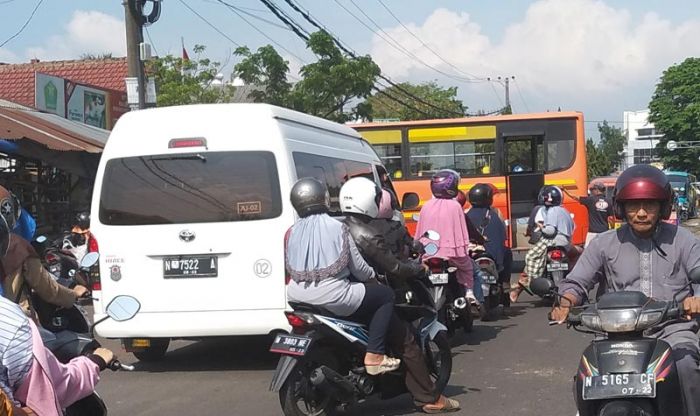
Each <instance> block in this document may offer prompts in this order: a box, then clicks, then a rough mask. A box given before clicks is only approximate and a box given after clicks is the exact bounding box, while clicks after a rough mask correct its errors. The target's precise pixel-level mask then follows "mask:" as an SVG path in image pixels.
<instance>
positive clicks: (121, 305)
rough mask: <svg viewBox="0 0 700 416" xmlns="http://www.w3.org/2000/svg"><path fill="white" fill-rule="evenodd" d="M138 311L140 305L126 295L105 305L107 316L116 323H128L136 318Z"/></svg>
mask: <svg viewBox="0 0 700 416" xmlns="http://www.w3.org/2000/svg"><path fill="white" fill-rule="evenodd" d="M139 310H141V303H140V302H139V301H138V299H136V298H134V297H132V296H128V295H119V296H117V297H115V298H114V299H112V301H111V302H109V305H107V315H108V316H109V317H110V318H112V319H114V320H115V321H117V322H123V321H128V320H129V319H131V318H133V317H134V316H136V314H137V313H138V312H139Z"/></svg>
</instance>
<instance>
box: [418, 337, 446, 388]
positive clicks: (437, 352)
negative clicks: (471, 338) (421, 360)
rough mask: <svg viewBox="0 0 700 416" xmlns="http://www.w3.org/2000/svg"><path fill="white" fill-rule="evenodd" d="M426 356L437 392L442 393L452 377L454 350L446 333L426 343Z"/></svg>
mask: <svg viewBox="0 0 700 416" xmlns="http://www.w3.org/2000/svg"><path fill="white" fill-rule="evenodd" d="M424 355H425V362H426V364H427V365H428V371H429V372H430V378H431V379H432V380H433V383H434V384H435V390H436V391H439V392H441V393H442V392H443V391H444V390H445V387H447V383H448V382H449V381H450V376H451V375H452V350H451V349H450V342H449V340H448V339H447V334H446V333H445V331H440V332H438V333H437V335H436V336H435V338H433V339H429V340H428V341H427V342H426V343H425V352H424Z"/></svg>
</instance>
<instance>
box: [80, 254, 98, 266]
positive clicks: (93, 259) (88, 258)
mask: <svg viewBox="0 0 700 416" xmlns="http://www.w3.org/2000/svg"><path fill="white" fill-rule="evenodd" d="M99 259H100V253H96V252H94V251H93V252H92V253H87V254H86V255H85V256H83V259H82V260H80V267H82V268H83V269H89V268H90V267H92V266H94V265H95V264H96V263H97V260H99Z"/></svg>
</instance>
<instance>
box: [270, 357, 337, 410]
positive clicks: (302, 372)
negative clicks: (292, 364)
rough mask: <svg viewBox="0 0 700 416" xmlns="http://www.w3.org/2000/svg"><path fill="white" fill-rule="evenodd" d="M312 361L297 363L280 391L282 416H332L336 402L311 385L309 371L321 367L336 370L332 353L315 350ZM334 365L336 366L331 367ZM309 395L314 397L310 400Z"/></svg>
mask: <svg viewBox="0 0 700 416" xmlns="http://www.w3.org/2000/svg"><path fill="white" fill-rule="evenodd" d="M313 355H314V356H315V359H313V361H307V362H305V363H301V362H300V363H298V364H297V367H296V368H295V369H294V371H292V373H291V374H290V375H289V378H287V380H286V381H285V382H284V385H283V386H282V389H280V392H279V397H280V404H281V405H282V412H283V413H284V416H332V415H334V414H335V413H336V412H335V411H336V409H337V407H338V402H337V401H336V400H334V399H332V398H331V397H330V396H329V395H327V394H325V393H324V392H323V391H321V390H320V389H317V388H315V387H313V386H312V385H311V380H310V373H311V371H312V370H313V369H314V368H316V367H318V366H321V365H326V366H329V367H331V368H334V369H337V363H336V360H335V359H334V357H333V355H332V352H330V351H325V350H317V351H316V352H315V354H313ZM333 364H336V365H333ZM310 395H313V396H315V397H313V398H311V397H309V396H310Z"/></svg>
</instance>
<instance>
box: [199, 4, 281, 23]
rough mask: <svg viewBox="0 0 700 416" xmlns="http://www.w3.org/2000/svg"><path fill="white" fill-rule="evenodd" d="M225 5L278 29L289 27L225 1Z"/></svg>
mask: <svg viewBox="0 0 700 416" xmlns="http://www.w3.org/2000/svg"><path fill="white" fill-rule="evenodd" d="M212 3H217V4H221V2H219V1H218V0H213V1H212ZM226 6H228V7H231V8H233V9H236V10H238V11H239V12H241V13H243V14H245V15H246V16H249V17H252V18H253V19H257V20H260V21H261V22H265V23H267V24H268V25H270V26H274V27H276V28H278V29H282V30H289V28H288V27H286V26H282V25H280V24H277V23H275V22H273V21H271V20H268V19H265V18H264V17H260V16H258V15H256V14H254V13H251V12H248V11H246V10H245V9H244V8H242V7H239V6H234V5H233V4H230V3H226ZM254 10H256V11H258V12H267V10H258V9H254Z"/></svg>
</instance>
